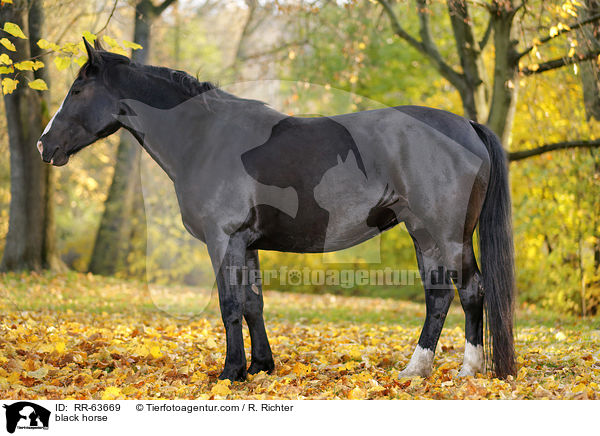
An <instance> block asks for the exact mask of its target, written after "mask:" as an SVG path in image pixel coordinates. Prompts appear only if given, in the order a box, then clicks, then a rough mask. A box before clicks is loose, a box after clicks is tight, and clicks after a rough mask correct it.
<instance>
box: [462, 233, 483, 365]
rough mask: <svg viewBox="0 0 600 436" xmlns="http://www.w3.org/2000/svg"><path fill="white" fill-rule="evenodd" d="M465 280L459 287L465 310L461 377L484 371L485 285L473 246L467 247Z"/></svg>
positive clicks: (464, 257)
mask: <svg viewBox="0 0 600 436" xmlns="http://www.w3.org/2000/svg"><path fill="white" fill-rule="evenodd" d="M462 278H463V281H462V284H461V285H460V286H459V287H458V288H459V289H458V295H459V296H460V303H461V305H462V307H463V310H464V312H465V355H464V359H463V365H462V368H461V370H460V371H459V373H458V375H459V377H464V376H473V375H475V374H477V373H481V372H483V371H484V369H485V368H484V353H483V286H482V278H481V274H480V273H479V268H478V267H477V261H476V259H475V254H474V252H473V246H472V245H471V244H469V246H468V247H466V248H465V254H464V256H463V276H462Z"/></svg>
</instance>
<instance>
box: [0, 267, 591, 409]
mask: <svg viewBox="0 0 600 436" xmlns="http://www.w3.org/2000/svg"><path fill="white" fill-rule="evenodd" d="M0 284H1V286H2V289H1V290H0V296H1V298H2V299H1V301H2V303H1V305H0V306H1V307H2V310H3V314H4V316H3V319H2V321H1V324H0V396H2V397H3V398H12V399H17V398H19V399H65V398H75V399H107V400H109V399H123V398H125V399H159V398H160V399H195V398H200V399H213V398H215V399H225V398H227V399H302V398H311V399H387V398H396V399H411V398H415V399H478V398H490V399H494V398H497V399H542V398H556V399H598V398H600V394H599V392H600V389H599V386H598V385H599V384H600V347H599V345H600V329H598V320H597V319H596V320H591V321H589V320H588V321H575V322H574V323H567V324H565V325H551V326H550V325H547V324H548V323H536V322H535V318H534V321H533V322H531V323H529V324H527V325H525V326H520V327H518V328H517V336H516V343H517V353H518V356H519V358H518V362H519V371H518V374H517V376H516V377H515V378H511V379H509V380H498V379H495V378H492V377H491V376H490V375H489V374H488V375H479V376H477V377H467V378H457V377H456V374H457V372H458V370H459V369H460V364H461V362H462V354H463V352H464V345H463V344H464V332H463V328H462V327H461V326H460V324H459V323H455V325H450V326H447V328H445V329H444V331H443V333H442V338H441V339H440V344H439V346H438V351H437V354H436V359H435V363H434V373H433V374H432V375H431V376H430V377H429V378H427V379H422V378H414V379H398V373H399V370H401V369H402V368H403V367H404V365H406V363H407V362H408V360H409V358H410V355H411V354H412V351H413V347H414V345H415V342H416V339H417V337H418V335H419V332H420V326H417V325H419V324H420V323H421V321H422V318H421V317H422V312H423V307H422V306H421V305H418V304H414V303H407V302H400V301H394V300H382V299H369V298H353V297H339V296H335V297H333V296H331V295H320V296H317V295H299V294H289V293H278V292H273V291H270V292H265V314H266V317H267V331H268V333H269V337H270V341H271V347H272V349H273V353H274V356H275V363H276V369H275V371H274V373H273V374H265V373H259V374H256V375H254V376H249V377H248V381H246V382H234V383H230V382H229V381H218V380H217V377H218V375H219V373H220V371H221V369H222V365H223V361H224V351H225V348H224V347H225V337H224V330H223V327H222V324H221V321H220V316H219V315H218V312H217V311H216V310H215V308H214V307H211V308H209V309H208V310H206V312H205V313H204V314H203V315H201V316H200V317H196V318H195V319H183V318H177V317H173V316H171V315H169V314H165V313H164V312H160V311H158V310H155V309H154V310H153V309H152V305H151V304H150V303H151V301H150V302H149V301H148V295H147V290H144V289H143V286H140V285H139V284H136V283H134V282H119V281H116V280H106V279H100V278H97V277H93V276H84V275H75V276H73V275H70V276H68V277H65V276H61V275H58V276H50V277H48V276H35V275H33V276H25V275H23V276H14V275H13V276H4V277H3V280H1V281H0ZM103 294H104V295H103ZM97 299H100V300H97ZM36 301H37V302H38V303H39V302H40V301H45V302H46V303H45V305H40V304H37V303H36ZM50 301H55V302H56V301H62V303H61V305H55V306H52V304H51V303H50ZM115 302H116V303H115ZM125 302H126V303H127V304H126V305H122V304H121V303H123V304H124V303H125ZM103 304H104V305H103ZM48 306H51V308H48ZM213 306H214V304H213ZM340 308H344V310H345V311H347V312H348V313H349V314H350V315H348V319H347V320H344V319H343V318H342V317H339V316H338V318H337V319H335V320H331V319H330V318H327V317H326V316H323V318H325V320H320V318H319V313H320V312H319V311H322V313H323V314H324V315H325V314H326V313H327V311H332V310H333V311H335V310H336V309H340ZM113 309H115V310H113ZM382 310H388V311H390V310H391V311H395V310H397V311H399V312H400V311H402V310H404V312H405V313H406V314H409V315H411V316H413V318H414V320H413V321H414V322H399V323H398V324H391V323H389V322H386V323H378V322H375V321H369V322H367V321H365V319H367V320H376V319H377V314H378V313H380V312H381V311H382ZM455 310H458V309H455ZM270 311H271V312H270ZM355 311H356V312H361V313H362V314H363V315H364V314H366V313H370V315H369V316H368V317H366V318H365V317H364V316H363V317H362V318H361V317H359V316H356V317H354V316H353V315H351V314H352V313H354V312H355ZM291 313H293V316H291V315H290V314H291ZM456 314H457V312H455V313H454V315H456ZM417 315H419V316H417ZM521 315H522V316H528V317H535V314H532V313H527V314H521ZM384 318H385V317H384ZM354 319H358V321H353V320H354ZM386 319H387V318H386ZM244 340H245V344H246V349H247V351H248V353H247V354H248V359H249V345H250V340H249V336H248V334H247V331H246V332H245V337H244Z"/></svg>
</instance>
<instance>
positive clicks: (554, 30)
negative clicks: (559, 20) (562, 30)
mask: <svg viewBox="0 0 600 436" xmlns="http://www.w3.org/2000/svg"><path fill="white" fill-rule="evenodd" d="M548 34H549V35H550V38H554V37H555V36H556V35H558V27H556V26H552V27H551V28H550V32H548Z"/></svg>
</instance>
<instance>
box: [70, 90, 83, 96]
mask: <svg viewBox="0 0 600 436" xmlns="http://www.w3.org/2000/svg"><path fill="white" fill-rule="evenodd" d="M80 92H81V90H80V89H73V90H72V91H71V94H73V95H77V94H79V93H80Z"/></svg>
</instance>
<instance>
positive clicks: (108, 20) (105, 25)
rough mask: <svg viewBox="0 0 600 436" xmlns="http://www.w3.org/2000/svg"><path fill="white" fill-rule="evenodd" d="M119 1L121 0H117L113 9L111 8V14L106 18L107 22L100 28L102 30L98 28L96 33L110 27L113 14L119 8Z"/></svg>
mask: <svg viewBox="0 0 600 436" xmlns="http://www.w3.org/2000/svg"><path fill="white" fill-rule="evenodd" d="M118 3H119V0H115V2H114V4H113V7H112V9H111V10H110V14H109V15H108V18H107V19H106V23H104V26H102V27H101V28H100V30H98V31H97V32H96V35H99V34H100V33H102V32H103V31H104V30H106V28H107V27H108V24H109V23H110V20H112V17H113V15H114V14H115V11H116V10H117V4H118Z"/></svg>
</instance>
